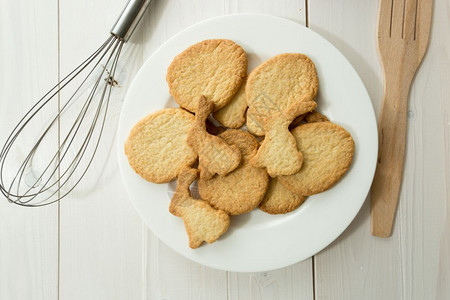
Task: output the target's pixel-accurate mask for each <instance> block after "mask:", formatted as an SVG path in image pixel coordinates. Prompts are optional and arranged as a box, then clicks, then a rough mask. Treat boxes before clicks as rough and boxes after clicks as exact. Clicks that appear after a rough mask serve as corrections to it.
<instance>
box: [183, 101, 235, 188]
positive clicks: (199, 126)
mask: <svg viewBox="0 0 450 300" xmlns="http://www.w3.org/2000/svg"><path fill="white" fill-rule="evenodd" d="M199 99H200V100H199V101H198V108H197V113H196V115H195V123H194V125H193V126H192V127H191V129H190V130H189V132H188V135H187V139H186V141H187V143H188V145H189V146H191V147H192V148H193V149H194V151H195V152H196V153H197V154H198V168H199V170H200V178H205V179H209V178H211V177H213V176H214V174H219V175H221V176H223V175H226V174H228V173H230V172H231V171H233V170H234V169H236V168H237V166H238V165H239V162H240V161H241V152H240V151H239V149H238V148H237V147H236V146H234V145H233V146H229V145H228V144H227V143H226V142H225V141H223V140H222V139H221V138H220V137H217V136H214V135H212V134H209V133H208V132H207V131H206V123H205V122H206V119H207V118H208V116H209V114H210V113H211V112H212V111H213V109H214V103H213V102H212V101H209V100H207V99H206V98H205V97H204V96H201V97H199Z"/></svg>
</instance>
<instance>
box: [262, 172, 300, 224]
mask: <svg viewBox="0 0 450 300" xmlns="http://www.w3.org/2000/svg"><path fill="white" fill-rule="evenodd" d="M305 200H306V197H305V196H299V195H296V194H294V193H293V192H291V191H290V190H288V189H287V188H286V187H285V186H284V185H282V184H281V183H280V182H279V181H278V179H277V178H271V179H270V181H269V187H268V188H267V192H266V194H265V195H264V199H263V201H261V204H259V209H261V210H262V211H264V212H266V213H269V214H272V215H276V214H285V213H288V212H291V211H293V210H294V209H296V208H297V207H299V206H300V205H301V204H302V203H303V202H305Z"/></svg>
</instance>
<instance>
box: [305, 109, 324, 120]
mask: <svg viewBox="0 0 450 300" xmlns="http://www.w3.org/2000/svg"><path fill="white" fill-rule="evenodd" d="M305 121H306V123H314V122H328V121H330V120H328V118H327V117H326V116H325V115H323V114H321V113H319V112H318V111H316V110H314V111H312V112H310V113H307V114H306V115H305Z"/></svg>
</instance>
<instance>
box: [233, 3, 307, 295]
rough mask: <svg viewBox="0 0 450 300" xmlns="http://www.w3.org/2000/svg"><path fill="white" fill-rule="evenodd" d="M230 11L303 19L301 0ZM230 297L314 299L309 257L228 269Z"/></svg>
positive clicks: (243, 6) (241, 6) (244, 5)
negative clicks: (277, 265)
mask: <svg viewBox="0 0 450 300" xmlns="http://www.w3.org/2000/svg"><path fill="white" fill-rule="evenodd" d="M229 12H230V13H265V14H270V15H276V16H279V17H283V18H287V19H290V20H292V21H295V22H298V23H300V24H305V22H306V10H305V2H304V1H295V0H285V1H256V0H236V1H230V5H229ZM228 284H229V292H228V293H229V299H313V297H314V296H313V276H312V259H307V260H305V261H303V262H301V263H298V264H295V265H293V266H290V267H287V268H283V269H280V270H275V271H270V272H261V273H236V272H229V274H228Z"/></svg>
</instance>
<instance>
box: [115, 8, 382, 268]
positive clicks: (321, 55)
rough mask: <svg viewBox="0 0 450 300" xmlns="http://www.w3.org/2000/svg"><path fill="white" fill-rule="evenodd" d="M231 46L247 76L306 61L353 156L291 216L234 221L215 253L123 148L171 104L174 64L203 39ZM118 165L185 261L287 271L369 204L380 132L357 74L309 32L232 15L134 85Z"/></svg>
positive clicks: (180, 41)
mask: <svg viewBox="0 0 450 300" xmlns="http://www.w3.org/2000/svg"><path fill="white" fill-rule="evenodd" d="M211 38H222V39H231V40H234V41H235V42H237V43H238V44H240V45H241V46H242V47H243V48H244V50H245V51H247V53H248V59H249V71H251V70H252V69H253V68H255V67H256V66H257V65H259V64H260V63H261V62H263V61H265V60H266V59H268V58H270V57H272V56H274V55H277V54H280V53H286V52H300V53H304V54H306V55H308V56H309V57H310V58H311V59H312V60H313V62H314V63H315V65H316V68H317V72H318V75H319V86H320V88H319V98H318V100H317V104H318V109H319V111H322V112H323V113H325V115H327V116H328V117H329V118H330V119H331V120H332V121H333V122H335V123H337V124H340V125H342V126H343V127H344V128H346V129H347V130H348V131H349V132H350V133H351V135H352V136H353V139H354V140H355V145H356V147H355V156H354V158H353V162H352V165H351V167H350V170H349V171H348V172H347V174H346V175H345V176H344V177H343V178H342V180H341V181H340V182H339V183H338V184H337V185H335V186H334V187H333V188H331V189H330V190H328V191H326V192H324V193H321V194H318V195H314V196H311V197H309V198H308V200H307V201H306V202H305V203H304V204H303V205H302V206H301V207H300V208H298V209H297V210H295V211H294V212H291V213H289V214H286V215H276V216H273V215H268V214H265V213H263V212H261V211H259V210H254V211H252V212H251V213H248V214H245V215H241V216H236V217H232V219H231V225H230V228H229V229H228V232H227V233H226V234H225V235H224V236H222V237H221V238H220V239H219V240H218V241H217V242H215V243H214V244H211V245H207V244H204V245H203V246H202V247H200V248H199V249H196V250H192V249H190V248H189V247H188V239H187V236H186V233H185V230H184V226H183V222H182V220H180V219H179V218H177V217H174V216H172V215H171V214H170V213H169V211H168V206H169V202H170V199H169V196H168V194H169V193H171V191H173V189H174V187H175V183H174V182H171V183H169V184H152V183H150V182H147V181H145V180H144V179H142V178H141V177H139V176H138V175H136V174H135V172H134V171H133V170H132V169H131V168H130V166H129V164H128V161H127V158H126V156H125V155H124V151H123V144H124V142H125V140H126V138H127V136H128V133H129V131H130V129H131V128H132V127H133V125H134V124H135V123H136V122H138V121H139V120H140V119H141V118H143V117H144V116H146V115H147V114H149V113H152V112H154V111H157V110H159V109H162V108H164V107H172V106H176V104H175V101H174V100H172V98H171V96H170V94H169V90H168V86H167V83H166V81H165V78H166V70H167V67H168V66H169V64H170V62H171V61H172V59H173V58H174V57H175V56H176V55H177V54H178V53H180V52H182V51H183V50H184V49H186V48H187V47H188V46H190V45H192V44H194V43H197V42H200V41H202V40H204V39H211ZM118 147H119V165H120V171H121V173H122V177H123V181H124V183H125V185H126V188H127V190H128V193H129V196H130V199H131V201H132V203H133V204H134V206H135V208H136V210H137V211H138V213H139V214H140V216H141V217H142V219H143V220H144V222H145V223H146V224H147V226H148V227H149V228H150V229H151V230H152V231H153V233H154V234H156V235H157V236H158V238H159V239H160V240H162V241H163V242H164V243H165V244H167V245H168V246H169V247H170V248H172V249H174V250H175V251H176V252H178V253H180V254H181V255H183V256H185V257H187V258H189V259H191V260H193V261H196V262H198V263H200V264H203V265H206V266H210V267H213V268H217V269H223V270H231V271H243V272H256V271H265V270H272V269H277V268H282V267H285V266H289V265H291V264H294V263H296V262H299V261H301V260H304V259H307V258H309V257H310V256H312V255H314V254H315V253H317V252H319V251H320V250H322V249H323V248H325V247H326V246H327V245H328V244H330V243H331V242H332V241H333V240H334V239H336V238H337V237H338V236H339V235H340V234H341V233H342V232H343V231H344V229H345V228H346V227H347V226H348V225H349V224H350V222H351V221H352V220H353V218H354V217H355V216H356V214H357V213H358V211H359V209H360V208H361V205H362V204H363V202H364V200H365V198H366V196H367V193H368V191H369V188H370V184H371V182H372V178H373V174H374V171H375V164H376V157H377V149H378V142H377V128H376V121H375V115H374V112H373V108H372V104H371V101H370V98H369V96H368V94H367V91H366V89H365V87H364V85H363V83H362V81H361V79H360V78H359V76H358V74H357V73H356V71H355V70H354V69H353V67H352V66H351V65H350V63H349V62H348V61H347V60H346V59H345V57H344V56H343V55H342V54H341V53H340V52H339V51H338V50H337V49H336V48H335V47H334V46H333V45H332V44H330V43H329V42H328V41H327V40H325V39H324V38H322V37H321V36H320V35H318V34H317V33H315V32H313V31H311V30H310V29H308V28H306V27H304V26H302V25H300V24H297V23H294V22H292V21H288V20H285V19H281V18H278V17H273V16H267V15H254V14H251V15H248V14H247V15H230V16H224V17H218V18H214V19H209V20H206V21H203V22H201V23H198V24H195V25H193V26H191V27H189V28H187V29H185V30H183V31H181V32H180V33H178V34H177V35H175V36H174V37H172V38H171V39H170V40H168V41H167V42H166V43H164V44H163V45H162V46H161V47H160V48H159V49H158V50H156V51H155V52H154V53H153V55H152V56H151V57H150V58H149V59H148V60H147V62H146V63H145V64H144V65H143V66H142V68H141V70H140V71H139V73H138V74H137V75H136V78H135V79H134V81H133V83H132V84H131V86H130V88H129V91H128V94H127V96H126V98H125V103H124V105H123V108H122V113H121V116H120V121H119V129H118Z"/></svg>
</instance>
